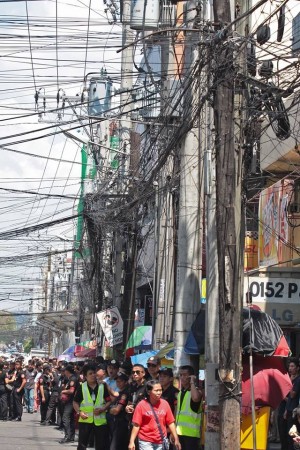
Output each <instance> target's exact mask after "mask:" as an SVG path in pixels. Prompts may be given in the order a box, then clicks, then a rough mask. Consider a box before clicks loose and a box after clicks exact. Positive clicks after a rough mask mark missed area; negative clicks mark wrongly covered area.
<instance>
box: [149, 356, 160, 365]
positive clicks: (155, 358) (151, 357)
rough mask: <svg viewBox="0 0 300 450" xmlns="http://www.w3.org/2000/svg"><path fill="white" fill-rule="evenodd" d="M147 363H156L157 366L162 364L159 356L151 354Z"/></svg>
mask: <svg viewBox="0 0 300 450" xmlns="http://www.w3.org/2000/svg"><path fill="white" fill-rule="evenodd" d="M147 364H154V365H155V366H158V365H159V364H160V359H159V358H157V356H150V358H149V359H148V361H147Z"/></svg>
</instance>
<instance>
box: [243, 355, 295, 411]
mask: <svg viewBox="0 0 300 450" xmlns="http://www.w3.org/2000/svg"><path fill="white" fill-rule="evenodd" d="M253 388H254V400H255V406H256V407H261V406H271V407H272V408H273V409H276V408H277V407H278V406H279V404H280V403H281V401H282V400H283V399H284V398H285V397H286V396H287V395H288V393H289V392H290V390H291V388H292V383H291V380H290V377H289V375H288V372H287V370H286V368H285V365H284V362H283V360H282V358H278V357H276V356H269V357H267V358H265V357H263V356H260V355H257V354H256V355H253ZM251 410H252V399H251V379H250V365H249V358H248V356H244V357H243V374H242V412H243V414H246V415H247V414H249V413H250V412H251Z"/></svg>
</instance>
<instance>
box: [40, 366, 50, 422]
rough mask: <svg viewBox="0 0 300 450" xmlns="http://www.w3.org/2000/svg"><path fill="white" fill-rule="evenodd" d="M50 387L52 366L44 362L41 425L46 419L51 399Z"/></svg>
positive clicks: (41, 379) (41, 386)
mask: <svg viewBox="0 0 300 450" xmlns="http://www.w3.org/2000/svg"><path fill="white" fill-rule="evenodd" d="M50 389H51V378H50V366H49V365H48V364H44V366H43V373H42V375H41V377H40V379H39V396H40V405H41V406H40V412H41V425H44V424H45V421H46V415H47V410H48V405H49V400H50Z"/></svg>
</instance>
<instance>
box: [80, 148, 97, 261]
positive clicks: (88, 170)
mask: <svg viewBox="0 0 300 450" xmlns="http://www.w3.org/2000/svg"><path fill="white" fill-rule="evenodd" d="M96 174H97V168H96V164H95V160H94V158H93V156H92V155H89V154H88V151H87V148H86V146H85V145H83V146H82V148H81V184H80V197H79V202H78V206H77V212H78V221H77V232H76V242H75V249H76V250H78V249H79V248H80V245H81V242H82V236H83V211H84V197H85V195H86V193H87V191H88V190H89V186H88V185H89V184H90V183H91V182H92V181H93V180H94V179H95V177H96ZM87 253H88V252H87V249H86V250H85V251H84V250H83V249H82V250H81V252H79V251H76V252H75V257H76V258H82V256H84V255H86V254H87Z"/></svg>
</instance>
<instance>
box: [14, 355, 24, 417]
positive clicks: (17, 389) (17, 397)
mask: <svg viewBox="0 0 300 450" xmlns="http://www.w3.org/2000/svg"><path fill="white" fill-rule="evenodd" d="M15 369H16V371H15V381H14V388H13V391H12V396H13V420H15V421H16V422H21V420H22V415H23V394H24V386H25V384H26V377H25V373H24V370H23V369H22V362H21V361H19V360H17V361H16V362H15Z"/></svg>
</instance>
